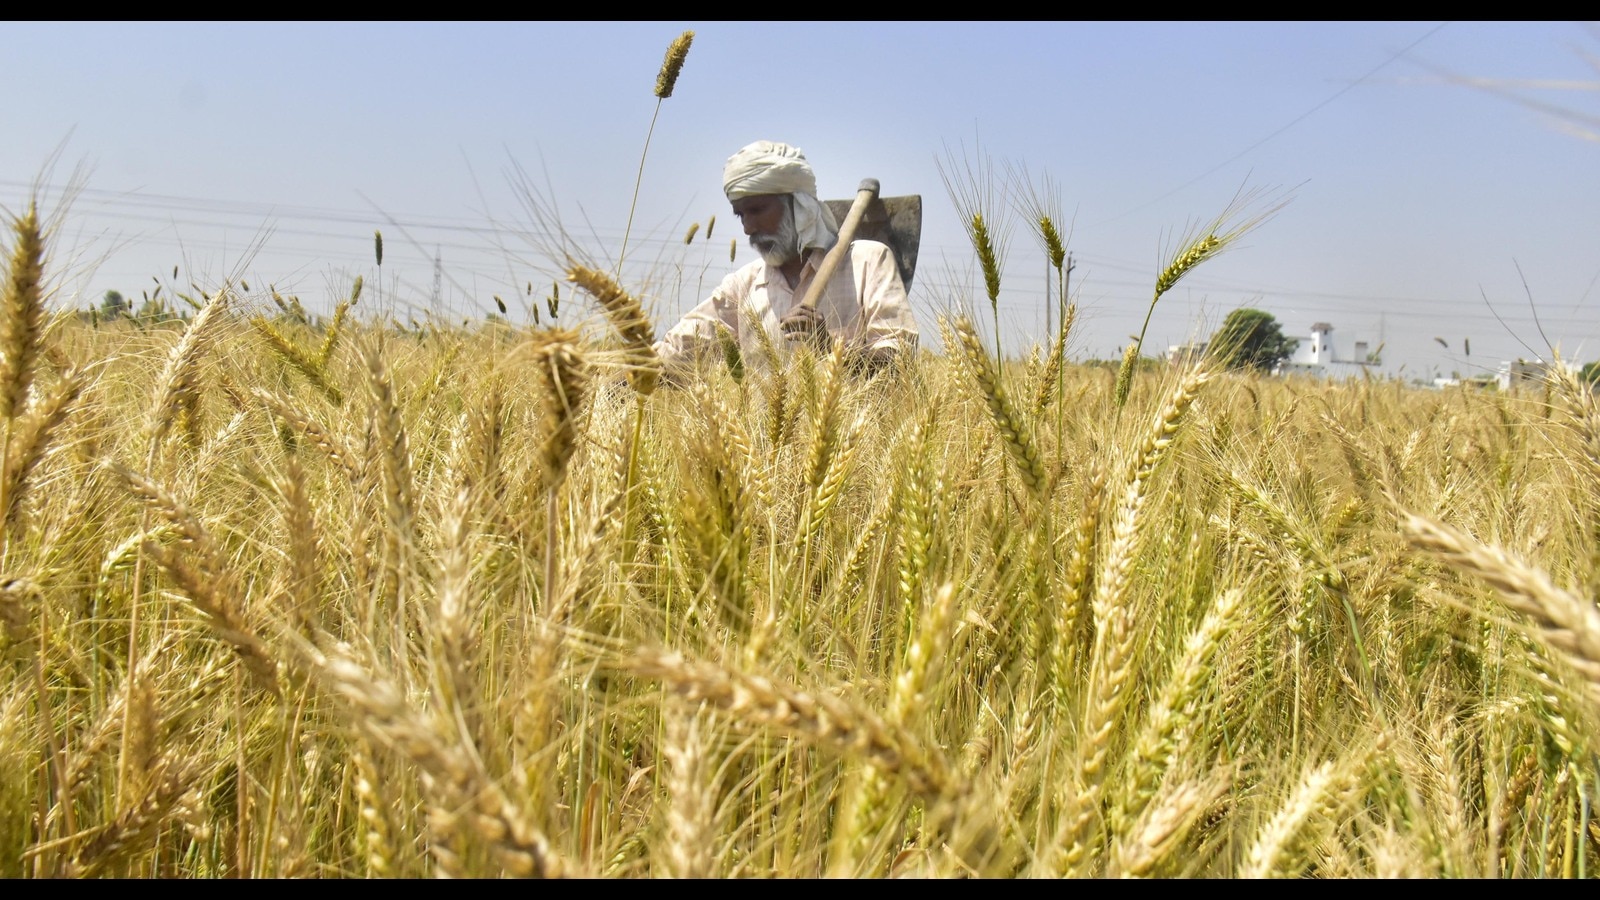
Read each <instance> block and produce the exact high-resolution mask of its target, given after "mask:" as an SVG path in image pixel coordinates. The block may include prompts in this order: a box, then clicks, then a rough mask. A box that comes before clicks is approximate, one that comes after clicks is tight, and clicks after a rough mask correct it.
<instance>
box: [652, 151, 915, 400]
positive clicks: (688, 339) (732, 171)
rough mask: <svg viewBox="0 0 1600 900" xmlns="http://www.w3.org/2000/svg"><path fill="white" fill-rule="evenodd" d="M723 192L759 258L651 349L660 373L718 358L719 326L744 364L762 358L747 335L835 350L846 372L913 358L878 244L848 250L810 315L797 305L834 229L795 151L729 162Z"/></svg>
mask: <svg viewBox="0 0 1600 900" xmlns="http://www.w3.org/2000/svg"><path fill="white" fill-rule="evenodd" d="M722 190H723V193H725V194H727V196H728V201H729V203H731V204H732V205H733V214H734V215H735V216H737V217H738V218H739V221H740V222H741V223H743V225H744V233H745V234H746V235H748V236H749V238H750V246H751V247H753V248H755V250H756V251H757V252H758V253H760V254H761V258H760V259H758V260H755V261H753V262H751V263H749V264H747V265H745V266H743V267H742V268H740V269H739V270H737V271H735V272H734V273H732V274H731V275H729V276H727V277H726V278H724V279H722V283H721V284H719V285H717V287H716V289H715V290H713V291H712V292H711V296H710V297H707V298H706V299H705V300H704V301H703V302H701V303H700V305H699V306H696V307H695V308H694V309H692V310H690V311H689V312H688V314H686V315H685V316H684V317H683V319H682V320H681V321H680V322H678V324H676V325H674V326H673V327H672V329H671V330H669V331H668V332H667V333H666V335H665V336H664V337H663V338H662V339H661V340H659V341H657V342H656V345H655V348H656V352H657V353H658V354H660V356H661V358H662V360H663V361H665V362H667V363H668V364H669V368H671V367H673V366H674V365H675V364H681V363H683V362H685V361H688V360H691V359H693V358H694V357H695V356H697V355H699V354H702V353H706V352H713V353H715V352H719V351H718V347H719V346H720V345H719V342H718V334H717V331H718V328H717V325H718V323H721V324H722V325H724V326H726V327H727V329H728V333H729V334H731V335H732V337H733V338H734V339H735V340H737V342H738V345H739V350H740V353H741V356H742V358H743V359H744V360H747V361H751V362H756V361H759V360H762V359H764V358H765V353H766V351H765V350H764V349H763V342H762V341H761V339H760V336H759V335H758V334H757V333H756V332H755V331H754V330H753V329H754V328H756V327H759V328H762V329H764V330H765V331H766V333H767V335H768V337H769V338H770V341H769V342H767V343H770V344H771V345H772V346H775V347H782V346H784V344H785V342H786V341H801V340H804V341H810V342H811V343H812V345H813V346H815V347H817V348H818V349H821V350H831V349H832V348H833V345H834V343H835V342H837V341H842V342H844V345H845V346H844V350H845V354H846V359H847V360H848V363H849V365H850V367H851V369H852V370H853V371H856V372H860V373H864V374H872V373H876V372H878V371H880V370H882V369H884V368H885V367H887V366H889V365H891V364H893V363H894V362H896V361H897V360H899V359H900V358H902V357H905V356H909V355H911V354H912V353H914V352H915V351H916V348H917V336H918V335H917V322H916V319H915V318H913V317H912V315H911V307H910V306H909V305H908V304H907V302H906V289H905V285H904V283H903V282H902V281H901V280H900V270H899V269H898V268H897V267H896V265H895V259H894V253H893V251H891V250H890V249H889V247H888V246H887V245H885V244H882V243H879V242H878V241H868V240H855V241H852V242H851V244H850V247H849V254H848V256H847V257H845V258H844V259H843V260H841V261H840V263H839V266H838V268H836V269H834V273H833V277H832V278H831V279H829V281H828V284H827V286H826V290H824V292H823V293H822V295H821V297H820V299H819V300H818V301H817V304H816V306H815V308H810V307H806V306H803V305H802V303H801V301H802V300H803V299H804V298H805V296H806V292H807V290H808V289H809V288H810V286H811V282H812V279H813V278H815V276H816V274H817V269H818V267H819V266H820V265H821V264H822V260H823V257H824V256H826V254H827V252H828V249H829V248H830V247H832V246H833V245H834V243H835V240H836V238H837V237H838V232H839V225H838V223H837V222H836V221H834V217H833V214H832V213H831V212H830V211H829V210H828V207H827V206H825V205H824V204H823V203H821V202H820V201H818V200H817V196H816V194H817V179H816V176H815V175H814V174H813V173H812V171H811V165H810V164H809V163H807V162H806V157H805V154H804V153H801V152H800V148H798V147H791V146H789V145H788V144H780V143H777V142H774V141H756V142H755V143H753V144H750V145H749V146H747V147H745V148H744V149H742V150H740V151H739V152H738V153H735V154H734V155H733V156H730V157H729V158H728V162H727V165H726V166H724V167H723V170H722ZM757 364H759V363H757Z"/></svg>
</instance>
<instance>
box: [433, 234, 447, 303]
mask: <svg viewBox="0 0 1600 900" xmlns="http://www.w3.org/2000/svg"><path fill="white" fill-rule="evenodd" d="M443 288H444V263H443V261H442V260H441V259H440V256H439V248H438V247H437V246H435V247H434V248H433V300H432V304H431V305H432V306H433V314H434V315H435V316H440V315H442V314H443V313H444V310H443V309H442V308H441V306H440V301H441V300H442V299H443V297H442V294H443V292H444V291H443Z"/></svg>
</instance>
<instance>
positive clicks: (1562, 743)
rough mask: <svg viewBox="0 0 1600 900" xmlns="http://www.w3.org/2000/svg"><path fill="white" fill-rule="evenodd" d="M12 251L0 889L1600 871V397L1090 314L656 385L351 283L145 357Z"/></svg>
mask: <svg viewBox="0 0 1600 900" xmlns="http://www.w3.org/2000/svg"><path fill="white" fill-rule="evenodd" d="M9 224H10V226H11V227H10V229H9V232H8V237H9V243H8V246H7V248H6V259H7V269H6V272H5V282H4V290H5V294H4V300H3V308H0V317H3V318H0V352H3V357H0V362H3V370H0V401H3V402H0V416H3V417H4V426H5V447H4V455H3V457H0V459H3V468H0V515H3V531H0V539H3V541H4V548H3V553H0V624H3V632H0V678H3V679H4V690H3V691H0V761H3V763H4V765H3V767H0V875H4V876H6V877H10V878H35V877H79V878H95V877H162V878H225V877H252V878H280V877H281V878H312V877H326V878H420V877H434V876H442V877H499V876H534V877H579V878H659V877H670V878H812V877H842V878H888V877H935V878H967V877H978V878H1034V877H1080V878H1082V877H1091V878H1099V877H1120V876H1130V877H1139V876H1152V877H1206V878H1256V877H1323V878H1366V877H1384V878H1387V877H1441V878H1458V877H1459V878H1478V877H1512V878H1546V877H1588V875H1589V873H1590V870H1591V868H1592V867H1593V865H1594V864H1595V863H1596V861H1597V860H1600V856H1597V850H1600V827H1597V826H1596V824H1595V821H1594V817H1593V814H1592V811H1591V803H1590V801H1591V798H1593V797H1594V796H1595V789H1596V787H1597V781H1596V776H1597V771H1596V766H1595V757H1594V745H1592V744H1591V743H1590V741H1591V740H1592V739H1594V737H1595V736H1596V735H1597V734H1600V732H1597V730H1596V717H1595V712H1596V700H1597V698H1600V609H1597V608H1596V605H1595V601H1594V598H1595V596H1596V591H1597V587H1600V552H1597V550H1600V409H1597V407H1596V401H1595V396H1594V394H1592V393H1591V392H1590V391H1589V389H1588V388H1587V387H1586V386H1583V385H1580V384H1578V383H1577V382H1575V381H1573V380H1572V379H1570V378H1569V377H1567V376H1565V375H1561V374H1559V373H1558V374H1556V375H1555V376H1552V380H1550V381H1549V382H1547V383H1545V384H1543V385H1540V386H1538V387H1537V388H1533V389H1527V390H1518V391H1509V392H1479V391H1470V390H1449V391H1433V390H1422V389H1417V388H1412V387H1408V386H1405V385H1402V384H1400V383H1399V382H1395V381H1383V380H1376V379H1374V380H1367V381H1353V382H1342V383H1333V382H1316V381H1308V380H1279V379H1272V378H1267V377H1262V376H1258V375H1253V374H1248V373H1244V372H1237V371H1229V370H1227V369H1225V368H1222V367H1220V366H1219V365H1218V364H1217V363H1216V361H1215V360H1199V361H1194V362H1191V363H1188V364H1185V365H1184V366H1176V367H1171V368H1161V367H1146V368H1143V369H1140V370H1138V371H1136V372H1121V373H1118V372H1114V371H1113V370H1110V369H1107V368H1105V367H1101V366H1091V365H1081V364H1075V363H1073V362H1072V361H1070V360H1069V359H1067V358H1066V357H1067V354H1066V352H1065V348H1066V347H1067V346H1068V337H1069V332H1070V323H1071V316H1070V315H1066V316H1063V318H1062V323H1063V325H1062V327H1061V329H1060V330H1059V332H1058V334H1057V335H1056V336H1055V340H1054V342H1053V343H1052V345H1051V346H1050V347H1046V348H1040V350H1038V351H1036V352H1035V353H1033V354H1032V355H1031V356H1028V357H1025V358H1013V359H1005V358H1000V363H999V365H998V366H997V365H996V357H995V356H994V353H993V350H992V349H991V348H989V347H988V346H986V344H985V342H984V341H983V339H981V338H980V337H979V335H978V334H977V332H976V331H975V329H974V325H973V323H972V322H971V321H970V320H968V319H966V318H962V317H959V316H951V317H947V318H943V319H941V320H940V332H939V334H938V335H937V336H926V337H934V338H936V339H935V340H932V341H927V342H925V346H924V352H922V353H921V354H920V355H919V356H918V357H917V358H915V359H914V360H911V361H910V362H909V363H908V364H906V365H905V366H903V367H902V368H900V369H898V370H895V371H892V372H890V373H888V374H885V375H881V376H878V377H876V378H873V379H871V380H863V379H860V378H855V377H852V376H851V375H850V374H849V373H848V370H847V367H846V366H845V364H844V360H843V357H841V356H839V355H836V354H825V355H816V354H813V353H812V352H811V351H809V350H807V349H804V348H801V349H797V350H795V351H794V352H779V353H776V354H775V355H774V356H773V357H772V358H771V359H768V360H765V361H762V362H764V363H765V364H763V365H757V364H755V363H757V362H758V361H755V360H739V359H736V358H731V357H730V358H721V357H719V358H715V359H707V360H705V361H704V363H703V364H702V365H701V366H700V367H699V368H698V369H697V370H696V371H695V372H693V373H691V377H677V378H664V377H660V376H662V375H664V373H662V372H660V371H658V368H657V367H656V364H655V361H654V359H653V357H652V354H651V352H650V350H649V346H648V335H649V334H650V333H652V330H653V323H651V322H649V320H648V317H647V316H646V315H645V314H644V312H643V310H642V308H641V307H640V305H639V303H638V300H637V298H636V297H635V296H633V295H631V294H630V293H629V292H628V291H627V289H626V288H625V287H623V286H621V285H617V284H616V283H614V282H608V280H607V279H606V277H605V276H604V273H600V272H596V271H593V270H588V269H584V268H583V267H581V266H573V267H572V269H571V272H570V274H571V276H572V282H571V283H570V284H569V285H568V294H567V300H566V304H565V312H564V314H563V315H564V317H565V318H564V319H561V320H559V321H560V322H561V324H556V323H552V322H546V323H545V324H542V325H530V326H512V325H509V324H507V323H505V322H503V321H491V322H486V323H483V322H480V323H477V324H473V323H470V322H469V323H466V324H462V325H457V326H448V325H444V324H441V323H436V322H429V323H424V324H423V325H421V326H418V327H414V328H406V327H400V326H399V325H398V324H396V323H395V322H393V321H386V320H384V319H383V318H382V317H377V316H370V315H361V314H359V312H358V311H360V310H362V309H363V307H362V305H361V302H360V297H361V286H360V282H359V280H357V281H355V282H354V283H353V284H351V285H350V289H349V292H348V293H346V294H343V295H341V296H338V297H328V298H323V299H324V300H325V301H326V304H325V305H326V306H327V307H329V308H332V309H334V310H335V312H334V313H333V314H332V315H331V316H327V317H320V316H308V315H306V314H304V307H303V306H302V305H301V304H300V302H299V300H298V298H294V302H293V303H286V302H284V299H283V298H281V297H277V296H276V295H275V294H273V295H271V296H269V295H268V293H267V292H262V291H259V290H258V291H255V292H252V291H251V290H250V289H249V288H248V286H245V285H225V286H223V287H222V288H220V289H218V290H215V291H212V292H207V293H204V294H202V295H201V296H199V297H194V298H189V299H190V302H191V304H192V306H193V308H192V309H190V310H187V311H186V313H185V314H184V315H181V316H180V315H173V316H168V317H165V318H163V319H160V320H153V319H141V318H137V317H130V316H122V317H117V318H113V319H105V318H102V317H100V316H99V315H85V314H84V313H81V312H77V311H63V310H59V309H53V308H52V306H51V305H50V304H49V303H48V302H46V301H47V299H48V288H47V285H48V283H49V280H50V277H49V276H50V273H49V272H48V271H47V269H46V266H45V262H44V261H45V259H46V258H47V256H48V254H47V252H46V251H47V246H46V242H47V240H48V234H47V232H46V231H45V229H43V228H41V226H40V223H39V219H38V217H37V215H36V214H34V213H33V212H31V211H30V212H29V213H27V214H24V215H21V216H18V217H16V218H15V219H14V220H13V221H12V222H10V223H9ZM1201 237H1202V238H1203V237H1204V236H1203V235H1202V236H1201ZM379 246H380V249H379V253H380V254H381V244H380V245H379ZM1179 249H1180V251H1181V250H1182V249H1183V248H1179ZM379 260H380V265H381V255H380V257H379ZM1157 296H1158V297H1159V292H1158V293H1157ZM552 312H553V310H552ZM929 344H932V345H934V346H929ZM1124 379H1125V380H1126V384H1119V382H1121V381H1123V380H1124Z"/></svg>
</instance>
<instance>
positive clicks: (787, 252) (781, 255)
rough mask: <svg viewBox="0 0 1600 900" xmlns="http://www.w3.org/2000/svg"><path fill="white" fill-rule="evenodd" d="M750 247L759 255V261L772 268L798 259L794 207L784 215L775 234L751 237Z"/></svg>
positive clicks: (798, 246)
mask: <svg viewBox="0 0 1600 900" xmlns="http://www.w3.org/2000/svg"><path fill="white" fill-rule="evenodd" d="M750 246H751V247H754V248H755V250H756V252H757V253H760V254H761V259H762V260H763V261H764V262H766V264H767V265H769V266H772V267H773V268H777V267H778V266H781V265H783V264H784V263H787V262H789V261H790V260H793V259H796V258H798V257H799V256H800V233H799V232H798V231H796V230H795V227H794V207H792V206H791V207H790V208H789V211H788V212H786V213H784V216H783V222H782V223H780V224H779V225H778V233H777V234H754V235H751V236H750Z"/></svg>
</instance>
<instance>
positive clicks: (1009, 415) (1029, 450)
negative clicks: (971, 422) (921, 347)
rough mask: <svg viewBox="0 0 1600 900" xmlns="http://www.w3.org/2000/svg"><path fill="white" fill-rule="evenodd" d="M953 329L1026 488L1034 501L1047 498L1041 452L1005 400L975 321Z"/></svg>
mask: <svg viewBox="0 0 1600 900" xmlns="http://www.w3.org/2000/svg"><path fill="white" fill-rule="evenodd" d="M953 329H954V331H955V335H956V339H957V341H958V343H959V347H958V349H959V351H960V352H961V354H962V355H963V357H964V358H965V359H966V361H967V367H968V371H970V372H971V373H972V375H973V377H974V378H975V379H976V380H977V382H978V390H979V392H980V393H981V394H982V395H983V400H984V403H985V404H987V405H988V407H989V415H990V417H991V418H992V419H993V420H994V424H995V428H996V429H998V430H999V432H1000V437H1001V439H1002V440H1003V441H1004V442H1005V445H1006V451H1007V453H1008V454H1009V455H1010V456H1011V461H1012V463H1013V464H1014V465H1015V466H1016V469H1017V474H1018V475H1020V476H1021V477H1022V481H1023V484H1025V485H1027V487H1028V490H1029V492H1030V493H1031V494H1032V495H1033V496H1034V497H1035V498H1041V497H1043V496H1045V494H1046V493H1047V491H1048V487H1049V482H1048V478H1047V477H1046V474H1045V470H1044V463H1043V461H1042V460H1041V459H1040V457H1039V449H1038V447H1037V446H1036V445H1035V443H1034V439H1033V436H1032V433H1031V431H1030V429H1029V425H1028V423H1027V422H1024V421H1023V420H1022V417H1021V416H1020V415H1018V413H1017V411H1016V409H1015V408H1014V407H1013V406H1012V405H1011V400H1010V398H1008V397H1007V396H1006V392H1005V388H1004V387H1003V386H1002V385H1001V383H1000V376H999V373H998V372H997V370H996V369H995V368H994V367H993V366H991V365H990V364H989V355H988V353H987V352H986V351H985V350H984V349H983V342H982V341H981V340H980V339H979V338H978V333H977V331H976V330H975V329H974V328H973V325H972V320H970V319H968V318H967V317H965V316H960V317H957V318H956V320H955V322H954V324H953Z"/></svg>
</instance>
